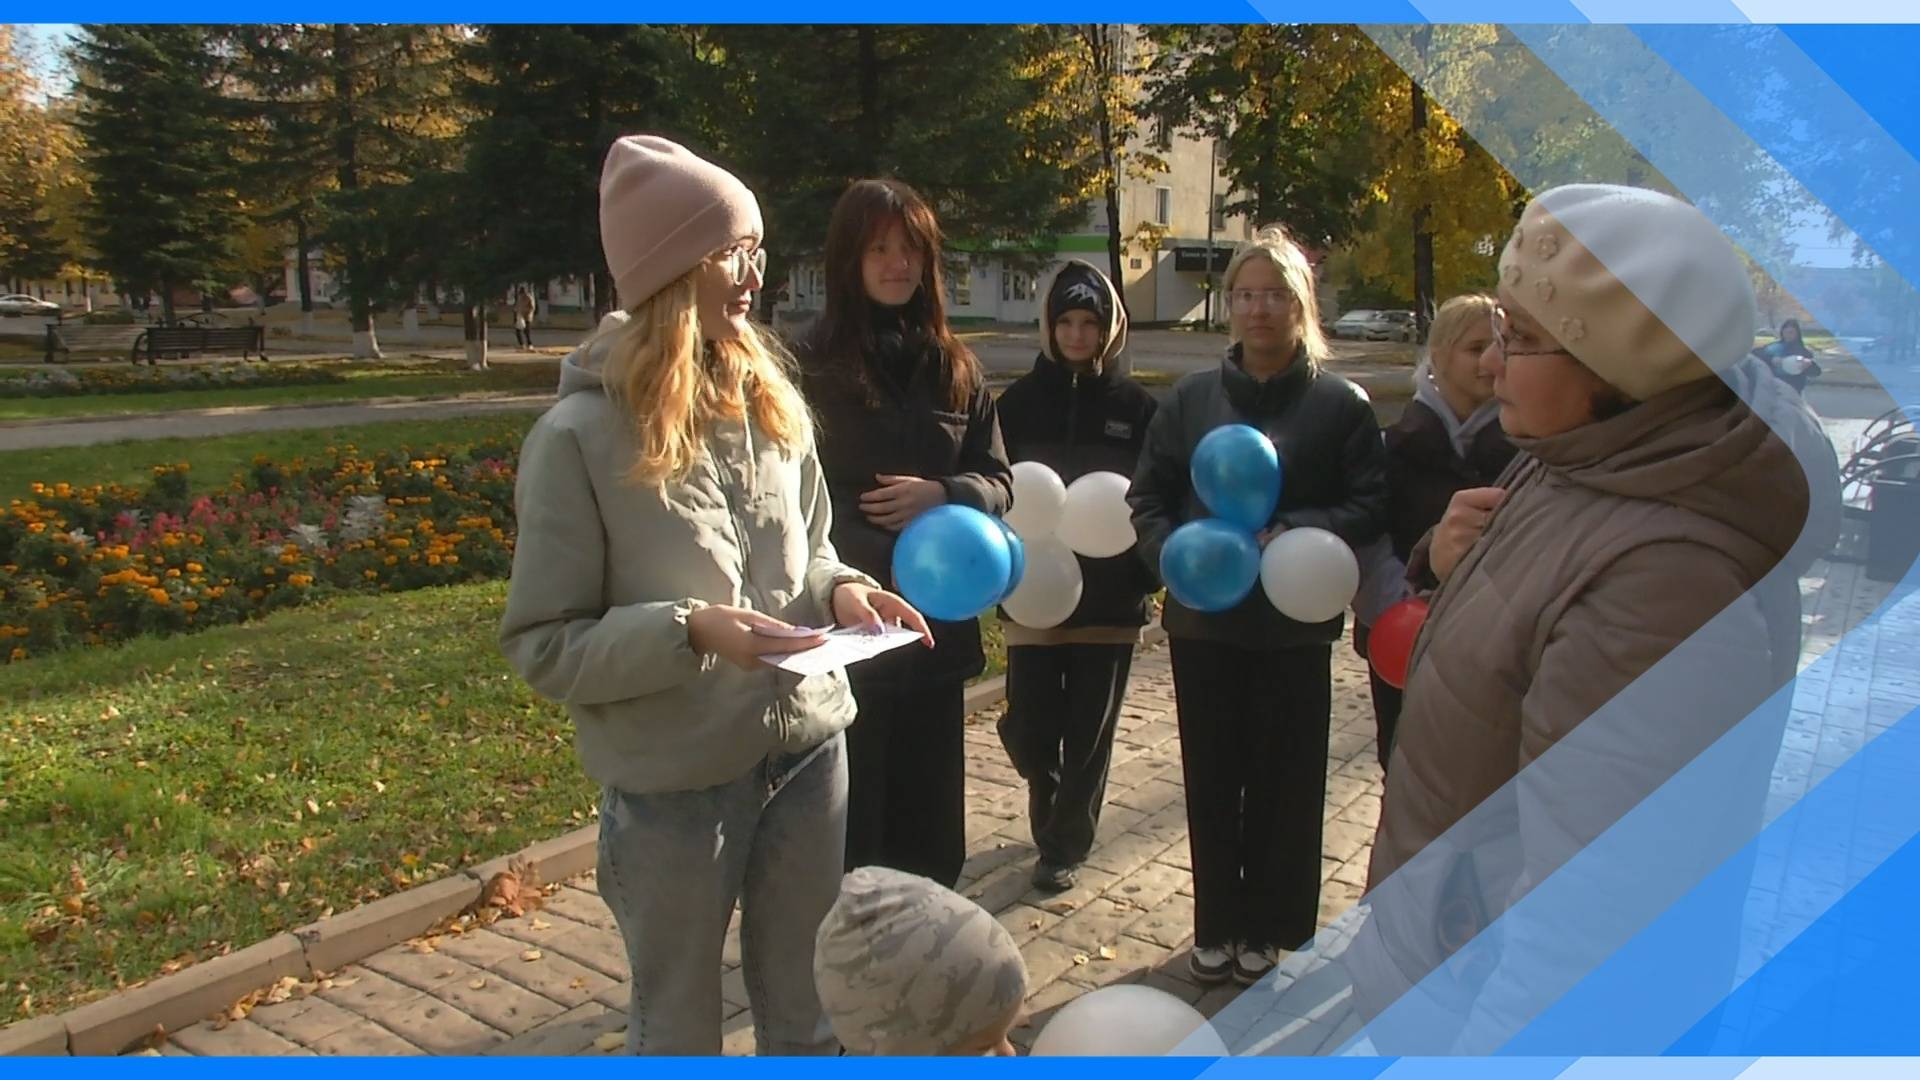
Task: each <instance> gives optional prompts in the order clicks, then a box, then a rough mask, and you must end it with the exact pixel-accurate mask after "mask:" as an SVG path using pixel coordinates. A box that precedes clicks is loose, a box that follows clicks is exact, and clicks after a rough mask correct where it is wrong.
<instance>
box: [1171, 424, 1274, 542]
mask: <svg viewBox="0 0 1920 1080" xmlns="http://www.w3.org/2000/svg"><path fill="white" fill-rule="evenodd" d="M1192 475H1193V490H1194V491H1195V492H1196V493H1197V494H1198V495H1199V496H1200V501H1201V502H1203V503H1205V504H1206V505H1207V509H1208V511H1210V512H1211V513H1212V514H1213V516H1214V517H1217V518H1222V519H1224V520H1226V521H1229V522H1232V523H1233V524H1235V525H1238V526H1240V527H1241V528H1243V529H1248V530H1250V531H1252V532H1259V531H1260V530H1261V529H1264V528H1266V527H1267V522H1268V521H1269V520H1271V519H1272V518H1273V509H1274V507H1276V506H1278V505H1280V453H1279V451H1277V450H1275V449H1274V448H1273V440H1271V439H1269V438H1267V437H1266V436H1265V435H1264V434H1262V433H1261V432H1260V430H1259V429H1258V428H1254V427H1249V426H1248V425H1246V424H1228V425H1226V426H1225V427H1217V428H1214V429H1213V430H1212V431H1209V432H1207V434H1206V437H1205V438H1203V439H1201V440H1200V445H1198V446H1196V447H1194V450H1193V468H1192Z"/></svg>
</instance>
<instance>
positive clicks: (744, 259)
mask: <svg viewBox="0 0 1920 1080" xmlns="http://www.w3.org/2000/svg"><path fill="white" fill-rule="evenodd" d="M714 257H715V258H716V259H719V260H721V263H720V265H722V266H723V267H725V268H726V271H727V276H728V277H729V278H730V279H731V280H732V281H733V283H734V284H735V285H745V284H746V283H747V280H748V279H749V278H750V277H752V276H754V275H759V276H760V277H761V278H762V279H764V278H765V277H766V274H767V249H766V248H763V247H756V248H754V249H753V250H752V251H748V250H747V249H746V248H744V247H740V246H738V245H736V246H734V247H730V248H728V249H727V250H725V251H723V252H721V253H720V254H718V255H716V256H714Z"/></svg>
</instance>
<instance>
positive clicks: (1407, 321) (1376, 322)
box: [1333, 308, 1420, 341]
mask: <svg viewBox="0 0 1920 1080" xmlns="http://www.w3.org/2000/svg"><path fill="white" fill-rule="evenodd" d="M1333 336H1334V337H1337V338H1352V339H1354V340H1356V341H1414V340H1416V339H1417V338H1419V336H1420V330H1419V325H1418V324H1417V323H1416V322H1415V321H1414V318H1413V312H1411V311H1374V310H1372V309H1370V308H1359V309H1357V310H1354V311H1349V312H1347V313H1346V314H1345V315H1342V316H1340V317H1339V318H1338V319H1336V320H1334V323H1333Z"/></svg>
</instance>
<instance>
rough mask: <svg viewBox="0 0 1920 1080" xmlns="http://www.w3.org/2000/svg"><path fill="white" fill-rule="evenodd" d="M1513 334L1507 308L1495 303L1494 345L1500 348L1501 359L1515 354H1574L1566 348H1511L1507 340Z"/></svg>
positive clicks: (1503, 360) (1503, 359)
mask: <svg viewBox="0 0 1920 1080" xmlns="http://www.w3.org/2000/svg"><path fill="white" fill-rule="evenodd" d="M1512 336H1513V321H1512V320H1511V319H1509V318H1508V317H1507V309H1506V308H1503V307H1500V306H1498V305H1495V307H1494V309H1493V347H1494V348H1496V349H1498V350H1500V359H1501V361H1502V362H1505V361H1506V360H1507V359H1508V358H1509V357H1514V356H1572V355H1573V354H1572V353H1570V352H1568V351H1567V350H1565V349H1561V348H1553V349H1510V348H1508V347H1507V340H1508V339H1509V338H1511V337H1512Z"/></svg>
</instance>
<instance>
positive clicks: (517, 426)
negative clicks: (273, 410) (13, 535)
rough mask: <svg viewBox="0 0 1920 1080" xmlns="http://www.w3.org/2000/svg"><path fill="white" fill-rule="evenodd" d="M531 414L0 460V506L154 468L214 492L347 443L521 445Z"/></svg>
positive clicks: (109, 446)
mask: <svg viewBox="0 0 1920 1080" xmlns="http://www.w3.org/2000/svg"><path fill="white" fill-rule="evenodd" d="M537 415H538V414H537V413H536V412H533V411H528V412H525V413H511V414H502V415H496V416H476V417H466V418H460V419H452V420H429V421H419V422H402V423H394V422H391V421H390V422H387V423H380V424H365V425H360V426H356V427H344V428H305V429H299V430H291V431H260V432H249V433H246V434H240V435H222V436H220V437H218V438H212V439H150V440H144V441H134V442H117V443H102V444H100V445H97V446H74V447H59V448H56V449H50V450H12V451H7V452H5V453H0V501H4V500H6V499H13V498H23V497H25V496H27V495H28V494H29V490H28V489H29V486H30V485H31V484H32V483H33V482H34V481H36V480H38V481H42V482H45V483H56V482H58V481H61V480H65V481H66V482H68V483H70V484H74V485H76V486H85V485H88V484H105V483H121V484H144V483H146V482H148V481H149V480H151V479H152V469H153V467H154V466H155V465H166V464H172V463H174V462H180V461H185V462H188V463H190V464H191V465H192V466H193V481H194V485H195V486H196V487H197V488H198V487H217V486H219V485H222V484H224V483H226V482H227V481H228V480H230V479H232V478H233V476H234V474H235V473H239V472H244V471H245V470H246V469H247V467H248V466H249V465H250V464H251V463H252V462H253V459H254V457H255V456H256V455H265V456H266V457H268V458H271V459H272V460H274V461H288V460H291V459H293V458H296V457H302V456H311V455H314V454H319V453H322V452H324V451H325V450H326V449H327V447H329V446H344V445H347V444H352V445H354V446H357V447H359V448H360V449H362V450H365V451H369V452H372V451H377V450H384V449H392V448H398V447H401V446H430V445H445V444H460V443H467V444H471V443H475V442H479V441H481V440H483V439H487V438H505V439H519V438H520V437H521V436H523V435H525V434H526V431H527V428H529V427H531V426H532V424H533V421H534V419H535V418H536V417H537Z"/></svg>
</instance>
